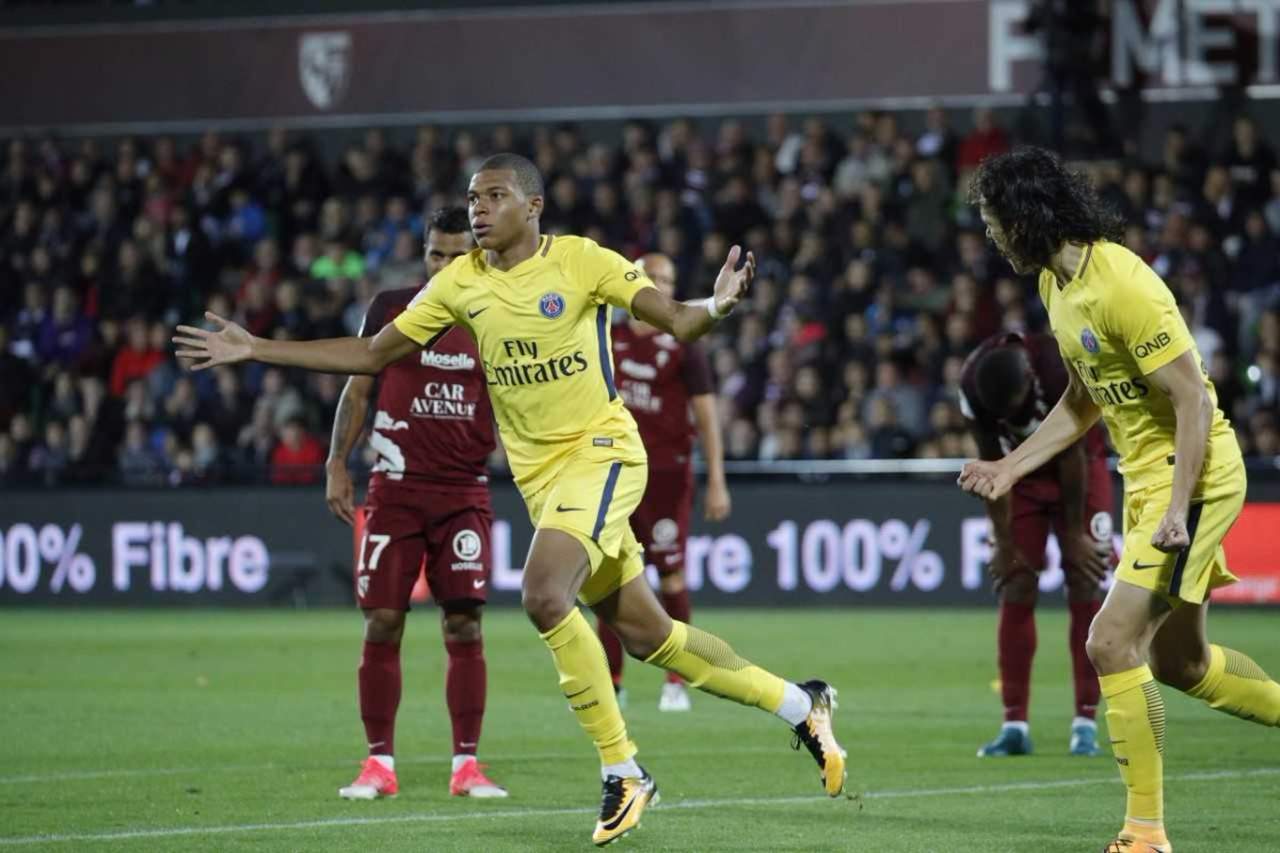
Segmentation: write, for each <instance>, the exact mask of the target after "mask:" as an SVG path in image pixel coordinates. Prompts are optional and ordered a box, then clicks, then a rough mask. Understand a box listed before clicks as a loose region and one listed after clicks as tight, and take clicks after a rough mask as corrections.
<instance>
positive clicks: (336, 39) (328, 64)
mask: <svg viewBox="0 0 1280 853" xmlns="http://www.w3.org/2000/svg"><path fill="white" fill-rule="evenodd" d="M298 77H299V79H300V80H301V81H302V91H303V92H305V93H306V94H307V99H308V100H309V101H311V103H312V104H314V105H315V106H316V108H317V109H321V110H327V109H329V108H330V107H332V106H333V105H334V104H336V103H338V101H340V100H342V96H343V95H345V94H346V93H347V83H348V82H349V81H350V79H351V33H347V32H337V33H303V34H302V36H301V37H300V38H299V39H298Z"/></svg>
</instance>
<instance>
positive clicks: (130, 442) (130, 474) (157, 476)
mask: <svg viewBox="0 0 1280 853" xmlns="http://www.w3.org/2000/svg"><path fill="white" fill-rule="evenodd" d="M116 464H117V466H118V467H119V471H120V479H121V481H122V482H123V483H124V484H125V485H126V486H155V485H159V484H160V482H161V477H162V475H163V469H162V468H161V465H160V459H159V457H158V456H157V454H156V453H155V452H154V451H153V450H152V449H151V442H150V440H149V437H148V436H147V427H146V425H145V424H144V423H143V422H142V421H137V420H131V421H129V423H128V426H126V427H125V431H124V445H123V446H122V447H121V448H120V453H119V455H118V457H117V462H116Z"/></svg>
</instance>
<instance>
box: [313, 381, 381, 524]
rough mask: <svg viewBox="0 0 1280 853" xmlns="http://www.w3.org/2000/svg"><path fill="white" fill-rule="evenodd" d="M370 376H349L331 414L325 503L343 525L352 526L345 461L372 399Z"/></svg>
mask: <svg viewBox="0 0 1280 853" xmlns="http://www.w3.org/2000/svg"><path fill="white" fill-rule="evenodd" d="M373 386H374V379H373V377H372V376H351V377H348V379H347V384H346V385H345V386H344V387H343V389H342V396H340V397H339V398H338V409H337V411H336V412H334V415H333V433H332V435H331V436H330V438H329V458H328V460H326V461H325V466H324V472H325V495H324V497H325V501H326V502H327V503H328V504H329V511H330V512H332V513H333V514H334V515H336V516H337V517H338V518H340V519H342V520H343V521H345V522H346V523H347V524H352V525H354V524H355V486H354V484H353V483H352V482H351V472H350V471H348V470H347V459H348V458H349V457H350V456H351V451H352V450H353V449H355V446H356V442H358V441H359V440H360V433H362V432H364V422H365V417H366V416H367V415H368V413H369V399H370V398H371V397H372V396H373Z"/></svg>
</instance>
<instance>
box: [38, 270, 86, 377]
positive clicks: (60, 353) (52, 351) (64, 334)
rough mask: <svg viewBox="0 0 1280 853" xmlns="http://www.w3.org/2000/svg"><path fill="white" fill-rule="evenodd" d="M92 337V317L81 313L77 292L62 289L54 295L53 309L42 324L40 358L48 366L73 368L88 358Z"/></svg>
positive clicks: (67, 288)
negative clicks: (85, 356) (85, 355)
mask: <svg viewBox="0 0 1280 853" xmlns="http://www.w3.org/2000/svg"><path fill="white" fill-rule="evenodd" d="M91 334H92V327H91V325H90V323H89V318H88V317H86V316H84V315H83V314H82V313H80V304H79V300H78V299H77V298H76V292H75V291H74V290H72V289H71V288H70V287H65V286H64V287H59V288H58V289H57V290H55V291H54V292H53V310H51V311H50V312H49V313H48V314H46V315H45V318H44V321H43V322H42V323H41V324H40V340H39V342H38V343H37V345H36V352H37V355H38V356H39V357H40V360H41V361H43V362H45V363H46V364H57V365H61V366H63V367H70V366H72V365H74V364H75V363H76V362H77V361H79V359H80V357H81V356H82V355H84V352H85V350H86V349H87V348H88V346H89V339H90V335H91Z"/></svg>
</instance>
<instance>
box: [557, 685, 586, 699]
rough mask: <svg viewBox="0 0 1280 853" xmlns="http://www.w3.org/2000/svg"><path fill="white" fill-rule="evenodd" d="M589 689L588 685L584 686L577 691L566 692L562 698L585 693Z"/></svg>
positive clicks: (570, 697)
mask: <svg viewBox="0 0 1280 853" xmlns="http://www.w3.org/2000/svg"><path fill="white" fill-rule="evenodd" d="M590 689H591V688H590V687H584V688H582V689H581V690H579V691H578V692H577V693H566V694H564V698H566V699H572V698H573V697H574V696H581V695H582V694H583V693H586V692H587V691H588V690H590Z"/></svg>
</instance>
